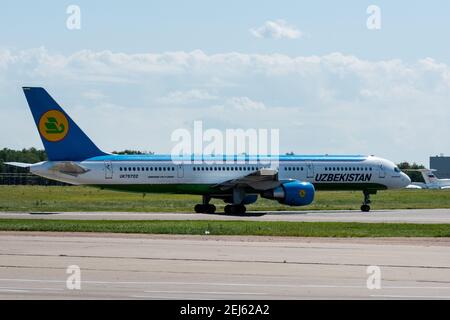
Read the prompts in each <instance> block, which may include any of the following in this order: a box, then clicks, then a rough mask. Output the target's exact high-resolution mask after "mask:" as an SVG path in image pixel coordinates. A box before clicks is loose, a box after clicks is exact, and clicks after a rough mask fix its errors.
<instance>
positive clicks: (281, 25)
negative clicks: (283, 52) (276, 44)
mask: <svg viewBox="0 0 450 320" xmlns="http://www.w3.org/2000/svg"><path fill="white" fill-rule="evenodd" d="M250 33H251V34H252V35H254V36H255V37H257V38H273V39H281V38H287V39H297V38H300V37H302V36H303V33H302V32H301V31H300V30H298V29H297V28H295V27H294V26H292V25H289V24H288V23H287V22H286V21H284V20H276V21H270V20H268V21H266V22H265V23H264V25H262V26H261V27H259V28H256V29H250Z"/></svg>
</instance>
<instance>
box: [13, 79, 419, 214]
mask: <svg viewBox="0 0 450 320" xmlns="http://www.w3.org/2000/svg"><path fill="white" fill-rule="evenodd" d="M23 91H24V93H25V97H26V99H27V102H28V105H29V107H30V109H31V113H32V115H33V118H34V121H35V123H36V126H37V128H38V132H39V134H40V137H41V140H42V143H43V145H44V148H45V151H46V153H47V156H48V161H43V162H39V163H34V164H29V163H18V162H7V163H6V164H9V165H13V166H18V167H23V168H29V170H30V172H31V173H33V174H36V175H38V176H42V177H45V178H48V179H53V180H57V181H62V182H65V183H69V184H72V185H88V186H93V187H99V188H104V189H112V190H120V191H130V192H139V193H175V194H194V195H199V196H202V202H201V203H199V204H197V205H196V206H195V207H194V210H195V212H197V213H215V211H216V207H215V206H214V205H213V204H210V200H211V199H213V198H214V199H221V200H223V201H224V202H225V203H226V204H227V205H226V206H225V208H224V211H225V213H226V214H244V213H245V212H246V207H245V205H247V204H251V203H254V202H256V201H257V199H258V196H260V197H262V198H267V199H271V200H275V201H278V202H279V203H281V204H285V205H290V206H306V205H309V204H311V203H312V202H313V200H314V195H315V192H316V190H358V191H362V192H363V195H364V200H363V203H362V205H361V210H362V211H363V212H368V211H369V210H370V205H369V204H370V203H371V201H370V195H371V194H376V193H377V191H378V190H386V189H400V188H404V187H406V186H407V185H409V184H410V183H411V180H410V179H409V177H408V176H407V175H406V174H405V173H403V172H401V171H400V169H399V168H398V167H397V166H396V165H395V164H394V163H393V162H391V161H389V160H386V159H382V158H379V157H375V156H363V155H302V156H300V155H280V156H272V155H258V156H248V155H239V156H238V155H222V156H218V155H210V156H207V155H190V156H189V155H188V156H183V155H180V156H179V158H178V159H177V160H178V161H177V162H176V163H175V162H174V161H173V158H172V156H171V155H116V154H110V153H106V152H103V151H101V150H100V149H99V148H98V147H97V146H96V145H95V144H94V143H93V142H92V141H91V139H89V137H88V136H87V135H86V134H85V133H84V132H83V131H82V130H81V129H80V128H79V127H78V125H77V124H76V123H75V122H74V121H73V120H72V118H71V117H70V116H69V115H68V114H67V113H66V112H65V111H64V110H63V109H62V108H61V107H60V105H59V104H58V103H57V102H56V101H55V100H53V98H52V97H51V96H50V95H49V94H48V93H47V91H46V90H45V89H44V88H40V87H23ZM275 160H276V161H275ZM211 163H212V164H211Z"/></svg>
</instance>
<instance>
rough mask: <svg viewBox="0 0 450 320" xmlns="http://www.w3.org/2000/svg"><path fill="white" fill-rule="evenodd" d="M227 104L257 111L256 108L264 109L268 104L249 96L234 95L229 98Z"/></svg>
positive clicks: (238, 108) (239, 108) (236, 107)
mask: <svg viewBox="0 0 450 320" xmlns="http://www.w3.org/2000/svg"><path fill="white" fill-rule="evenodd" d="M226 105H227V106H231V107H232V108H234V109H236V110H240V111H244V110H245V111H252V110H253V111H256V110H264V109H265V108H266V106H265V105H264V103H262V102H258V101H253V100H252V99H250V98H249V97H232V98H229V99H228V100H227V102H226Z"/></svg>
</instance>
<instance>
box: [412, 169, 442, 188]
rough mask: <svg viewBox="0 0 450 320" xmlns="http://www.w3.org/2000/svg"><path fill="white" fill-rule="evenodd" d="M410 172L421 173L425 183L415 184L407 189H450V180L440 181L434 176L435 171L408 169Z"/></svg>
mask: <svg viewBox="0 0 450 320" xmlns="http://www.w3.org/2000/svg"><path fill="white" fill-rule="evenodd" d="M408 171H419V172H420V173H421V174H422V177H423V180H424V181H425V183H423V182H413V183H411V184H409V185H408V186H406V189H450V179H439V178H438V177H436V176H435V175H434V174H433V171H436V170H435V169H408Z"/></svg>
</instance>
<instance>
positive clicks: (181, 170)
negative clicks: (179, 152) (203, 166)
mask: <svg viewBox="0 0 450 320" xmlns="http://www.w3.org/2000/svg"><path fill="white" fill-rule="evenodd" d="M177 177H178V178H183V177H184V167H183V165H182V164H179V165H177Z"/></svg>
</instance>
